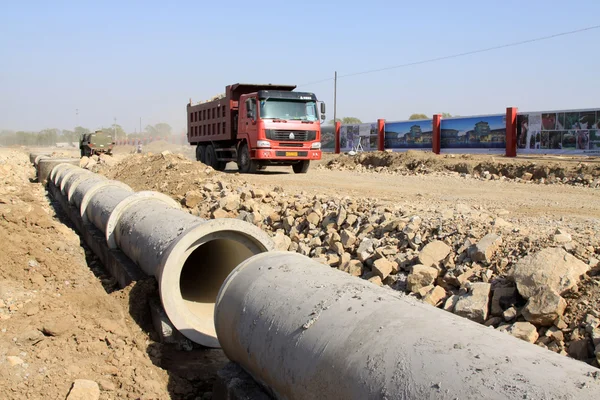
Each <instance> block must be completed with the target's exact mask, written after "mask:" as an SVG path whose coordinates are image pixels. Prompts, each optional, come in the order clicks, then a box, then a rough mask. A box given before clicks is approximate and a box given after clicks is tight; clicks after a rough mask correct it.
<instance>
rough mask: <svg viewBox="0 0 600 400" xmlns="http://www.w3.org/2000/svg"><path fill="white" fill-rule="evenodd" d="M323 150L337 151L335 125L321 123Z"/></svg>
mask: <svg viewBox="0 0 600 400" xmlns="http://www.w3.org/2000/svg"><path fill="white" fill-rule="evenodd" d="M321 150H323V151H326V152H331V153H333V152H334V151H335V126H333V125H321Z"/></svg>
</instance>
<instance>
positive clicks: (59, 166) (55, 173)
mask: <svg viewBox="0 0 600 400" xmlns="http://www.w3.org/2000/svg"><path fill="white" fill-rule="evenodd" d="M73 160H75V159H73ZM77 161H79V160H77ZM75 167H77V168H79V162H77V164H76V165H75V164H72V163H69V162H62V163H59V164H57V165H56V166H55V167H54V168H53V169H52V171H51V172H50V180H51V181H52V183H54V184H55V186H57V185H56V181H57V178H58V175H59V173H61V171H63V170H65V169H70V168H75ZM57 187H58V186H57Z"/></svg>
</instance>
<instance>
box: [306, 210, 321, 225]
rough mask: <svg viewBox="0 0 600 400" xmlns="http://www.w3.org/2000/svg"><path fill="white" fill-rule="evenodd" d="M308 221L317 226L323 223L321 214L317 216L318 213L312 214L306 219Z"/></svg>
mask: <svg viewBox="0 0 600 400" xmlns="http://www.w3.org/2000/svg"><path fill="white" fill-rule="evenodd" d="M306 220H307V221H308V223H309V224H312V225H314V226H317V225H319V222H321V217H319V214H317V213H316V212H311V213H310V214H308V216H307V217H306Z"/></svg>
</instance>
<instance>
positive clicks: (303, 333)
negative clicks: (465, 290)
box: [215, 252, 600, 400]
mask: <svg viewBox="0 0 600 400" xmlns="http://www.w3.org/2000/svg"><path fill="white" fill-rule="evenodd" d="M215 326H216V331H217V336H218V338H219V342H220V343H221V346H222V348H223V350H224V352H225V354H226V355H227V357H228V358H229V359H230V360H232V361H235V362H237V363H238V364H240V365H241V366H242V367H243V368H244V369H245V370H246V371H248V373H250V374H251V375H252V376H253V377H254V378H255V379H256V380H257V381H258V382H261V383H262V384H263V385H265V386H266V387H267V388H270V390H271V392H272V394H273V395H274V396H275V397H277V398H280V399H328V400H335V399H340V400H341V399H344V400H347V399H461V400H462V399H478V400H479V399H600V379H598V378H596V379H594V377H597V376H598V375H595V374H598V370H597V369H595V368H593V367H591V366H589V365H587V364H585V363H583V362H580V361H576V360H573V359H570V358H567V357H564V356H561V355H558V354H555V353H553V352H551V351H549V350H545V349H542V348H540V347H538V346H535V345H532V344H529V343H526V342H524V341H521V340H519V339H516V338H514V337H512V336H510V335H508V334H506V333H502V332H498V331H496V330H494V329H493V328H487V327H484V326H483V325H479V324H477V323H475V322H472V321H469V320H467V319H464V318H461V317H459V316H456V315H454V314H452V313H449V312H446V311H443V310H441V309H438V308H435V307H432V306H430V305H428V304H425V303H422V302H419V301H417V300H415V299H413V298H411V297H408V296H403V295H401V294H399V293H398V292H394V291H392V290H391V289H385V288H381V287H378V286H375V285H373V284H372V283H369V282H367V281H364V280H361V279H358V278H355V277H352V276H350V275H348V274H346V273H343V272H341V271H339V270H336V269H332V268H329V267H327V266H323V265H321V264H319V263H317V262H315V261H313V260H310V259H309V258H307V257H304V256H302V255H299V254H296V253H288V252H271V253H264V254H260V255H257V256H254V257H252V258H249V259H247V260H246V261H245V262H243V263H242V264H240V265H239V266H238V267H237V268H236V269H235V270H234V271H233V272H232V273H231V274H230V275H229V277H228V278H227V279H226V281H225V282H224V283H223V286H222V288H221V290H220V292H219V295H218V296H217V303H216V308H215Z"/></svg>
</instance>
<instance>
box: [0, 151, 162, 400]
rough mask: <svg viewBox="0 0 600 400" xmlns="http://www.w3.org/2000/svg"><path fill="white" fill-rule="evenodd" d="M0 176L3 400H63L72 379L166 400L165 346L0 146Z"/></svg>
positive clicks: (20, 163)
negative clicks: (151, 335) (134, 313)
mask: <svg viewBox="0 0 600 400" xmlns="http://www.w3.org/2000/svg"><path fill="white" fill-rule="evenodd" d="M0 177H1V178H0V179H1V184H0V241H1V242H2V250H1V251H0V265H1V266H2V268H0V321H1V322H2V323H1V324H0V327H1V328H2V329H1V332H0V398H3V399H30V398H52V399H59V398H60V399H64V398H66V396H67V394H68V393H69V390H70V388H71V385H72V384H73V382H74V381H75V380H76V379H89V380H93V381H95V382H97V383H98V384H99V387H100V389H101V398H103V399H107V398H130V397H134V398H142V397H144V398H169V391H168V389H167V388H168V385H169V377H168V375H167V372H166V371H164V370H162V369H161V368H160V367H158V366H157V365H155V363H154V362H153V360H155V361H156V360H157V358H156V356H160V346H158V347H157V345H156V344H154V343H152V342H151V341H149V340H148V336H147V334H145V333H144V332H143V331H141V329H140V327H139V326H138V325H137V324H135V323H134V322H133V321H132V317H131V316H130V315H129V313H128V312H127V310H128V308H129V304H128V303H129V301H130V299H129V298H126V299H123V298H119V296H118V293H120V291H115V282H114V280H113V279H112V278H111V277H110V276H108V275H106V274H105V273H104V272H103V270H102V268H101V266H100V263H99V262H98V260H96V259H95V258H94V257H93V256H92V255H91V253H90V252H84V250H83V249H82V247H81V244H80V239H79V237H78V236H77V234H76V233H75V232H74V231H73V230H71V229H69V228H68V227H66V226H65V225H63V224H62V223H61V222H60V221H58V220H57V219H56V216H55V215H54V211H53V207H52V206H51V204H50V203H48V201H47V199H46V197H45V193H44V190H43V188H42V186H41V185H39V184H38V183H35V182H33V179H32V178H33V177H34V171H33V168H32V167H31V166H30V164H29V162H28V158H27V156H26V155H25V154H24V153H20V152H19V153H18V152H8V151H6V150H2V151H0ZM30 179H31V181H30ZM107 291H108V292H111V294H109V293H108V292H107ZM156 362H157V363H158V361H156Z"/></svg>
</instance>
